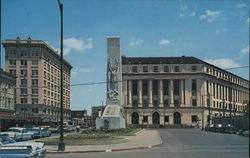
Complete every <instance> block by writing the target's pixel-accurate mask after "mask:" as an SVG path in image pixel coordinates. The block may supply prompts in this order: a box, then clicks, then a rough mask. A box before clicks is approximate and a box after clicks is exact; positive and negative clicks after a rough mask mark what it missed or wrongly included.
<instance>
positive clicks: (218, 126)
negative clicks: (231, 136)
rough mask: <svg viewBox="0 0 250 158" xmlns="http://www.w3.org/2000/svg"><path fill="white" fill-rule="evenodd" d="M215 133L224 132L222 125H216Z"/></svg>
mask: <svg viewBox="0 0 250 158" xmlns="http://www.w3.org/2000/svg"><path fill="white" fill-rule="evenodd" d="M215 132H223V128H222V124H216V125H215Z"/></svg>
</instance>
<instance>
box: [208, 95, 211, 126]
mask: <svg viewBox="0 0 250 158" xmlns="http://www.w3.org/2000/svg"><path fill="white" fill-rule="evenodd" d="M208 123H209V124H211V103H210V93H208Z"/></svg>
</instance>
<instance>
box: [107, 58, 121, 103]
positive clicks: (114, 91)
mask: <svg viewBox="0 0 250 158" xmlns="http://www.w3.org/2000/svg"><path fill="white" fill-rule="evenodd" d="M112 61H113V62H112ZM119 65H120V59H119V58H115V59H114V60H112V59H111V58H109V59H108V65H107V69H108V70H107V77H108V87H107V98H108V100H119V88H118V85H119V83H118V82H119V77H118V76H119V71H120V70H119Z"/></svg>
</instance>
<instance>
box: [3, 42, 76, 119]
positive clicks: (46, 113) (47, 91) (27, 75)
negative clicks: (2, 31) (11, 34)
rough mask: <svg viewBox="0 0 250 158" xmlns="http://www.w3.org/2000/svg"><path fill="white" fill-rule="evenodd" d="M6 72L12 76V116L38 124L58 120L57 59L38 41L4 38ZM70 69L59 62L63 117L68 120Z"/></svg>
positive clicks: (58, 75) (64, 63) (67, 65)
mask: <svg viewBox="0 0 250 158" xmlns="http://www.w3.org/2000/svg"><path fill="white" fill-rule="evenodd" d="M3 46H4V48H5V53H6V57H5V59H6V71H7V72H9V73H11V74H13V75H15V76H16V91H15V96H16V100H15V104H16V113H17V114H19V115H23V116H24V117H25V118H29V119H39V121H42V122H48V121H58V119H59V115H60V56H59V55H58V52H56V51H55V50H54V49H52V48H51V47H50V46H49V45H48V44H46V43H45V42H44V41H41V40H32V39H31V38H28V39H20V38H17V39H7V40H6V41H5V42H3ZM71 69H72V66H71V65H70V64H69V63H68V62H67V61H66V60H64V61H63V70H64V77H63V84H64V92H63V93H64V95H63V106H64V114H65V116H67V117H70V76H71Z"/></svg>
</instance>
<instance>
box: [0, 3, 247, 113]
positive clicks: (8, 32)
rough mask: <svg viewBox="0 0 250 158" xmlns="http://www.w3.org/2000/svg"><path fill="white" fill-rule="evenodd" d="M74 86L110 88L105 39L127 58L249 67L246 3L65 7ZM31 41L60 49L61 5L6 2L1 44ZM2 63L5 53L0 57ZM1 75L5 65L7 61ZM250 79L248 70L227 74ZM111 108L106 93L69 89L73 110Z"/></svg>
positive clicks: (67, 55) (97, 89)
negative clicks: (114, 40)
mask: <svg viewBox="0 0 250 158" xmlns="http://www.w3.org/2000/svg"><path fill="white" fill-rule="evenodd" d="M61 2H62V3H63V5H64V53H65V55H64V58H65V59H66V60H67V61H68V62H70V63H71V65H72V66H73V69H72V76H71V84H78V83H92V82H104V81H106V61H107V59H106V58H107V56H106V54H107V48H106V37H107V36H112V35H114V36H120V38H121V54H122V55H125V56H127V57H169V56H183V55H184V56H194V57H197V58H200V59H202V60H205V61H207V62H209V63H211V64H214V65H216V66H219V67H220V68H223V69H226V68H231V67H240V66H245V65H249V3H250V2H249V1H248V0H204V1H200V0H186V1H184V0H61ZM17 37H20V38H28V37H31V38H32V39H34V40H43V41H45V42H47V43H48V44H49V45H50V46H51V47H52V48H54V49H55V50H59V49H58V48H60V11H59V7H58V2H57V0H2V35H1V38H2V41H4V40H6V39H16V38H17ZM2 50H3V51H2V53H3V56H4V49H2ZM2 62H3V64H2V67H4V58H2ZM230 72H232V73H234V74H236V75H239V76H241V77H243V78H245V79H249V67H248V68H241V69H234V70H230ZM102 101H103V102H104V104H105V101H106V85H105V84H99V85H88V86H72V87H71V109H72V110H83V109H86V110H88V114H90V112H91V111H90V109H91V106H100V105H102Z"/></svg>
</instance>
